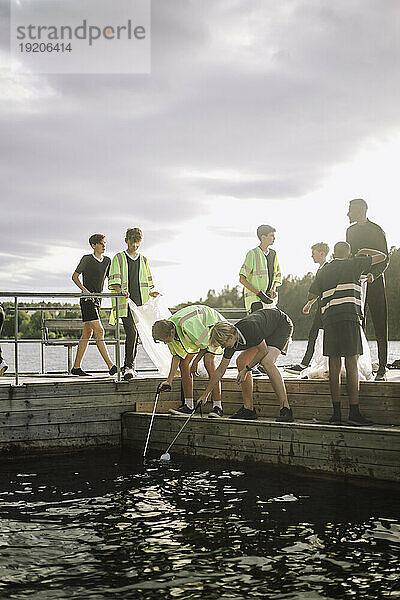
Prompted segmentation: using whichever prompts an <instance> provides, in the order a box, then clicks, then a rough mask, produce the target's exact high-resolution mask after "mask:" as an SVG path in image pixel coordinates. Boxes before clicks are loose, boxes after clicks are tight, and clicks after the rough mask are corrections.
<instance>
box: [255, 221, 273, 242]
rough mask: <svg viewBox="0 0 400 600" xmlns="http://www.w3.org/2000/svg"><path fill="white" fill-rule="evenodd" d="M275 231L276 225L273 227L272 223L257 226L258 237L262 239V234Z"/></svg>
mask: <svg viewBox="0 0 400 600" xmlns="http://www.w3.org/2000/svg"><path fill="white" fill-rule="evenodd" d="M273 231H274V232H275V231H276V229H275V227H272V226H271V225H260V226H259V227H257V237H258V239H259V240H260V241H261V236H262V235H268V234H270V233H272V232H273Z"/></svg>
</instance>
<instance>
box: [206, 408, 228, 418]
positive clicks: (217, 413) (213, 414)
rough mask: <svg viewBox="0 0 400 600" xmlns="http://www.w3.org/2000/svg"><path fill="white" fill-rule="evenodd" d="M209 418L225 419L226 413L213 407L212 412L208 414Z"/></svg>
mask: <svg viewBox="0 0 400 600" xmlns="http://www.w3.org/2000/svg"><path fill="white" fill-rule="evenodd" d="M208 416H209V417H210V418H211V419H215V418H218V417H223V416H224V413H223V411H222V408H220V407H219V406H213V407H212V409H211V410H210V412H209V413H208Z"/></svg>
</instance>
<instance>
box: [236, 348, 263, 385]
mask: <svg viewBox="0 0 400 600" xmlns="http://www.w3.org/2000/svg"><path fill="white" fill-rule="evenodd" d="M256 348H257V353H256V355H255V356H254V358H253V360H251V361H250V362H249V363H248V364H247V365H246V366H247V367H248V369H247V368H246V367H245V368H244V369H242V370H241V371H239V373H238V376H237V379H236V381H237V383H243V381H244V380H245V379H246V377H247V376H248V374H249V370H251V369H252V368H253V367H255V366H256V365H258V364H259V363H260V362H261V361H262V359H263V358H264V356H266V354H267V352H268V348H267V344H266V343H265V340H263V341H262V342H261V343H260V344H258V346H256Z"/></svg>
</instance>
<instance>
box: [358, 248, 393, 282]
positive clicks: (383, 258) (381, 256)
mask: <svg viewBox="0 0 400 600" xmlns="http://www.w3.org/2000/svg"><path fill="white" fill-rule="evenodd" d="M359 256H370V257H371V266H374V265H378V264H383V269H380V268H379V267H378V270H376V269H373V270H371V271H370V272H369V273H368V274H367V281H368V283H372V282H373V281H374V279H375V278H376V277H379V276H380V275H382V273H383V272H384V270H385V269H386V266H387V264H388V260H387V258H388V257H387V255H386V254H385V253H384V252H380V251H379V250H375V249H373V248H361V250H359V251H358V252H357V254H356V257H359ZM385 264H386V266H385ZM377 273H378V274H377Z"/></svg>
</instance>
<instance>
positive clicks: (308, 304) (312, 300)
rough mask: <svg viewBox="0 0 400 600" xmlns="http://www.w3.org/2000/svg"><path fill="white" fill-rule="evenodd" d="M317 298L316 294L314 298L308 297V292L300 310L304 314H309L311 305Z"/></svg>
mask: <svg viewBox="0 0 400 600" xmlns="http://www.w3.org/2000/svg"><path fill="white" fill-rule="evenodd" d="M312 295H314V294H312ZM317 299H318V296H316V297H315V298H310V294H308V301H307V302H306V304H305V305H304V306H303V309H302V311H303V313H304V314H305V315H308V314H309V312H310V310H311V307H312V305H313V304H314V302H316V301H317Z"/></svg>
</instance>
